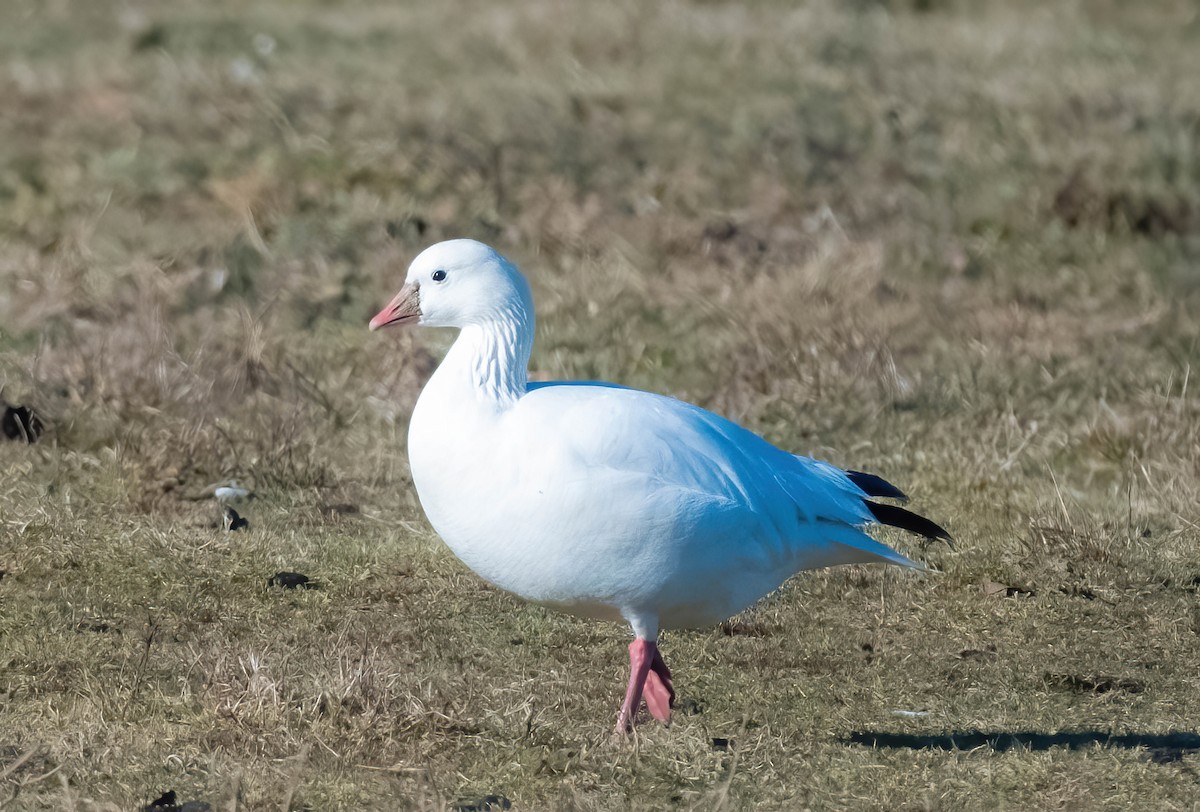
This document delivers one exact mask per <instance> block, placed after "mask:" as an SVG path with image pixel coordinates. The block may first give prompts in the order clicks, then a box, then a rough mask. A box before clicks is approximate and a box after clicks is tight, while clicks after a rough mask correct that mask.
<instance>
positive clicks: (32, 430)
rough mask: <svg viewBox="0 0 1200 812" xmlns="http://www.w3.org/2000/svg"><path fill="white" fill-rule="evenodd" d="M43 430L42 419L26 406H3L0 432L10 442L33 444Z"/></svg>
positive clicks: (0, 417)
mask: <svg viewBox="0 0 1200 812" xmlns="http://www.w3.org/2000/svg"><path fill="white" fill-rule="evenodd" d="M45 430H46V426H45V424H43V423H42V419H41V418H40V417H38V416H37V414H36V413H35V412H34V411H33V409H30V408H29V407H28V406H5V407H4V414H3V415H0V431H2V432H3V433H4V436H5V437H7V438H8V439H10V440H24V441H25V442H27V443H35V442H37V439H38V438H39V437H41V436H42V432H43V431H45Z"/></svg>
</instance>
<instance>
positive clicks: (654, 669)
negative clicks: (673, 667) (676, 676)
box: [617, 637, 675, 733]
mask: <svg viewBox="0 0 1200 812" xmlns="http://www.w3.org/2000/svg"><path fill="white" fill-rule="evenodd" d="M643 694H644V695H645V698H646V706H647V707H648V708H649V709H650V713H651V714H652V715H653V716H654V718H655V719H658V720H659V721H661V722H666V721H668V720H669V719H670V718H671V704H672V703H673V702H674V701H675V690H674V689H673V688H672V687H671V672H670V671H668V670H667V665H666V663H664V662H663V659H662V655H661V654H659V653H658V646H657V645H655V644H654V643H653V642H651V641H649V640H644V639H642V638H640V637H639V638H638V639H636V640H634V641H633V642H632V643H630V644H629V687H628V688H626V689H625V702H624V703H623V704H622V705H621V712H620V714H618V716H617V733H628V732H629V731H630V730H632V729H633V717H634V716H635V715H636V714H637V711H638V708H639V707H640V706H641V704H642V697H643Z"/></svg>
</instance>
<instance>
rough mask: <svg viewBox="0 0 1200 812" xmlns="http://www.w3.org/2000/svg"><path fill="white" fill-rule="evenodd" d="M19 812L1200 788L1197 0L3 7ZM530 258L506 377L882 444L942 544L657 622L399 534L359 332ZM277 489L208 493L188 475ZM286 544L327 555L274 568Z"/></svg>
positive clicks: (2, 194) (853, 447)
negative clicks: (426, 272) (703, 613)
mask: <svg viewBox="0 0 1200 812" xmlns="http://www.w3.org/2000/svg"><path fill="white" fill-rule="evenodd" d="M0 19H3V20H4V21H5V22H4V24H3V25H0V109H2V110H3V114H0V387H2V388H3V391H2V395H3V397H4V398H5V399H7V400H8V401H9V402H10V403H20V404H28V405H31V406H32V407H33V408H35V409H36V410H37V411H38V412H39V413H40V414H41V415H42V416H43V418H44V419H45V421H46V423H47V426H48V430H47V432H46V434H45V436H43V437H42V439H41V440H40V441H39V442H37V443H35V444H32V445H26V444H24V443H21V442H7V441H3V440H2V439H0V481H2V483H3V484H0V807H2V808H4V809H53V810H64V809H72V810H73V809H87V810H129V809H135V808H139V807H140V806H141V805H144V804H146V803H148V802H150V801H151V800H152V799H154V798H155V797H157V796H158V795H160V794H161V793H162V792H163V791H165V790H167V789H174V790H176V791H177V792H178V797H179V800H180V801H181V802H182V801H187V800H201V801H206V802H208V803H210V804H211V805H212V808H213V809H214V810H232V809H245V810H259V809H264V810H271V809H276V810H286V809H297V810H299V809H307V810H332V809H429V810H447V809H451V808H456V807H462V808H470V807H472V806H478V805H479V802H480V801H481V799H483V798H485V797H486V796H489V795H497V796H504V797H505V798H507V799H510V800H511V803H512V808H513V809H579V810H609V809H655V810H661V809H702V810H709V809H743V808H761V809H787V810H799V809H804V808H811V809H946V810H951V809H954V810H957V809H1001V808H1003V809H1071V810H1096V809H1135V808H1136V809H1156V810H1158V809H1163V810H1166V809H1197V808H1200V800H1198V799H1200V380H1193V379H1194V378H1200V147H1198V146H1197V145H1198V143H1200V81H1197V80H1196V77H1197V76H1200V12H1198V11H1197V6H1196V5H1195V4H1194V3H1189V2H1182V0H1180V2H1170V1H1169V0H1163V2H1156V3H1145V4H1133V3H1119V2H1116V0H1108V1H1105V0H1096V2H1064V3H1050V4H1045V3H1034V2H1012V3H993V4H985V3H977V2H971V1H970V0H855V2H847V3H834V2H831V1H830V2H815V3H805V4H800V5H798V6H797V5H796V4H791V3H771V2H752V3H746V4H742V5H737V4H727V3H721V2H691V3H686V2H665V3H661V4H650V3H638V2H633V1H632V0H628V1H627V2H618V3H612V4H582V3H580V4H573V3H562V2H551V1H550V0H521V2H514V3H509V4H503V5H501V4H494V5H493V4H485V3H466V2H461V1H455V2H448V3H441V4H432V3H429V4H419V5H416V4H414V5H412V6H411V7H405V6H401V5H399V4H391V3H383V2H376V3H366V2H355V3H346V4H342V5H339V6H337V7H334V6H333V5H332V4H326V3H319V2H315V0H313V1H312V2H282V1H281V0H275V1H274V2H271V1H269V0H268V1H267V2H257V3H253V4H245V3H235V2H232V0H219V1H214V2H199V0H192V1H190V2H175V3H170V4H166V3H164V4H154V3H144V2H137V1H136V0H130V2H107V0H104V1H100V2H82V0H79V1H78V2H67V1H66V0H44V1H43V0H0ZM452 236H470V237H475V238H478V239H482V240H485V241H487V242H490V243H492V244H494V245H496V246H497V247H498V248H499V249H500V250H501V251H502V252H504V253H505V254H507V255H509V256H510V257H511V258H513V259H514V260H515V261H517V262H518V263H519V264H520V265H521V266H522V267H523V268H524V269H525V270H526V272H527V273H528V275H529V276H530V278H531V280H532V283H533V286H534V291H535V296H536V297H537V301H538V306H539V316H540V321H539V332H538V345H537V347H536V349H535V352H534V358H533V367H534V371H535V373H536V374H538V375H541V376H547V377H553V378H601V379H607V380H612V381H617V382H620V383H623V384H628V385H632V386H636V387H640V388H646V389H651V390H655V391H660V392H666V393H670V394H673V395H676V396H679V397H682V398H685V399H688V400H691V401H694V402H697V403H699V404H701V405H703V406H705V407H707V408H710V409H714V410H716V411H718V412H720V413H722V414H725V415H727V416H729V417H731V418H734V419H735V420H738V421H740V422H742V423H744V424H745V425H747V426H749V427H751V428H753V429H754V430H756V431H758V432H760V433H762V434H763V435H764V436H766V437H767V438H768V439H769V440H771V441H772V442H774V443H776V444H778V445H781V446H783V447H785V448H788V449H790V450H793V451H796V452H799V453H806V454H812V455H814V456H818V457H822V458H825V459H828V460H830V461H832V462H834V463H837V464H840V465H843V466H847V467H853V468H858V469H861V470H867V471H875V472H878V473H880V474H882V475H884V476H886V477H887V478H889V479H890V480H892V481H894V482H896V483H897V484H898V485H900V486H901V487H902V488H904V489H905V490H906V491H908V492H909V493H910V494H911V495H912V496H913V497H914V502H913V507H914V508H915V509H917V510H918V511H920V512H922V513H924V514H926V515H928V516H930V517H931V518H933V519H935V520H937V521H938V522H940V523H942V524H944V525H945V526H946V527H947V528H948V529H949V530H950V531H951V532H952V533H953V534H954V535H955V537H956V539H957V547H956V549H954V550H951V549H948V548H946V547H942V546H931V547H928V548H926V549H922V548H921V547H920V545H918V544H915V543H914V542H912V540H911V539H909V538H908V537H904V536H899V535H889V534H883V535H882V536H881V538H884V539H885V540H887V541H889V542H890V543H893V544H895V545H897V546H898V547H899V548H900V549H902V550H904V551H905V552H907V553H908V554H910V555H912V556H915V557H917V558H920V559H921V560H923V561H925V562H927V563H928V564H929V565H930V566H931V567H934V568H936V569H937V570H939V571H940V572H939V573H937V574H931V575H920V574H914V573H910V572H901V571H898V570H890V569H889V570H885V569H881V568H842V569H837V570H831V571H824V572H814V573H807V574H803V575H801V576H799V577H797V578H795V579H793V580H792V581H791V582H789V584H788V585H787V586H786V587H785V588H784V589H782V590H781V591H780V592H779V593H778V594H776V595H774V596H773V597H771V598H770V599H768V600H767V601H765V602H764V603H763V604H761V605H760V606H758V607H757V608H755V609H754V610H752V611H750V612H748V613H747V614H745V615H744V616H741V617H739V618H737V619H735V620H734V621H732V622H730V623H728V624H725V625H724V626H722V627H721V628H717V629H707V630H700V631H695V632H685V633H680V632H676V633H669V634H667V635H665V636H664V638H663V647H664V651H665V653H666V657H667V661H668V662H669V663H670V664H671V666H672V668H673V670H674V671H675V674H676V687H677V689H678V690H679V700H680V703H681V709H680V710H679V712H677V715H676V718H675V721H674V723H673V724H672V726H671V727H670V728H663V727H662V726H660V725H657V724H644V725H642V726H641V727H640V728H639V729H638V734H637V736H636V737H635V738H634V739H633V740H631V741H628V742H617V741H613V740H612V738H611V736H610V731H611V728H612V724H613V720H614V718H615V714H616V710H617V706H618V702H619V699H620V696H621V692H622V691H623V688H624V680H625V676H626V675H625V668H626V653H625V644H626V642H627V633H628V632H627V630H626V629H624V628H621V627H618V626H616V625H604V624H593V623H587V622H583V621H577V620H573V619H570V618H567V617H563V616H558V615H552V614H549V613H547V612H545V611H544V610H541V609H538V608H536V607H531V606H528V605H525V604H523V603H521V602H520V601H518V600H516V599H514V598H512V597H510V596H508V595H505V594H503V593H500V592H498V591H497V590H495V589H492V588H490V587H489V586H487V585H486V584H484V583H483V582H481V581H480V580H479V579H477V578H476V577H475V576H473V575H472V574H471V573H470V572H469V571H467V570H466V568H465V567H464V566H462V565H461V564H460V563H458V562H457V561H456V560H455V559H454V558H453V556H452V555H451V554H450V553H449V552H448V551H447V550H446V549H445V548H444V546H442V545H441V543H440V542H439V541H438V539H437V538H436V537H435V536H434V535H433V533H432V531H431V530H430V529H429V527H428V525H427V524H426V523H425V520H424V518H423V516H422V514H421V511H420V508H419V505H418V504H417V501H416V497H415V494H414V493H413V491H412V488H411V483H410V481H409V479H408V467H407V462H406V457H405V431H406V426H407V417H408V414H409V411H410V409H411V407H412V404H413V402H414V400H415V398H416V396H417V393H418V391H419V388H420V386H421V384H422V382H423V380H424V379H425V378H426V377H427V376H428V374H429V373H430V371H431V369H432V368H433V366H434V365H435V364H436V362H437V360H438V358H439V357H440V353H441V352H442V351H443V349H444V348H445V347H446V346H448V343H449V341H450V339H451V336H449V335H444V334H438V333H436V332H429V331H424V332H421V333H420V334H418V333H417V332H415V331H409V332H404V331H396V332H391V331H389V332H387V333H384V334H369V333H368V332H367V331H366V321H367V319H368V318H369V317H370V316H371V315H372V314H374V313H375V312H376V310H377V309H378V308H379V307H380V306H382V305H383V304H384V303H385V302H386V301H387V300H388V299H389V298H390V297H391V296H392V294H393V293H394V292H395V291H396V289H397V288H398V287H399V284H400V281H401V279H402V277H403V274H404V269H405V267H406V265H407V262H408V260H410V259H411V258H412V257H413V256H414V255H415V253H416V252H417V251H418V250H420V248H422V247H424V246H425V245H427V244H429V243H431V242H433V241H436V240H438V239H442V238H446V237H452ZM229 478H236V479H238V480H239V481H241V482H243V483H245V484H248V485H250V486H251V487H253V489H254V490H255V492H256V493H257V494H258V498H257V499H256V500H254V501H253V502H251V503H250V505H249V506H248V507H247V508H246V510H245V511H244V514H245V515H246V516H247V517H248V519H249V521H250V523H251V527H250V529H249V530H248V531H240V532H237V533H227V532H224V531H222V530H221V529H219V528H218V526H217V518H218V509H217V506H216V503H215V502H214V501H213V500H212V499H211V498H209V497H208V495H207V494H208V492H207V491H206V488H207V487H208V486H210V485H211V484H212V483H215V482H220V481H224V480H227V479H229ZM280 570H295V571H299V572H302V573H305V574H307V575H309V576H310V577H312V578H313V579H315V580H317V581H319V582H320V587H321V588H320V589H315V590H287V591H285V590H281V589H276V588H272V589H269V588H267V586H266V581H267V578H268V577H269V576H271V575H272V574H274V573H275V572H277V571H280Z"/></svg>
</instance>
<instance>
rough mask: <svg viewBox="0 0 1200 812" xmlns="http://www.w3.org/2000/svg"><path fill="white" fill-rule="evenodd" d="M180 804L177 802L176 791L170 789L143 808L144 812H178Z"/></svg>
mask: <svg viewBox="0 0 1200 812" xmlns="http://www.w3.org/2000/svg"><path fill="white" fill-rule="evenodd" d="M178 810H179V804H178V803H176V800H175V790H173V789H169V790H167V791H166V792H164V793H163V794H162V795H160V796H158V797H157V798H155V799H154V800H153V801H151V802H150V803H148V804H146V805H145V806H143V807H142V812H178Z"/></svg>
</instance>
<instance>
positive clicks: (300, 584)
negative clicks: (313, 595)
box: [267, 571, 320, 589]
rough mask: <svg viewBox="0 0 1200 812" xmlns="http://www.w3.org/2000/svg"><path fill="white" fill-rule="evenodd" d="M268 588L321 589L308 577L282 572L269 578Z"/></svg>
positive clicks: (296, 573)
mask: <svg viewBox="0 0 1200 812" xmlns="http://www.w3.org/2000/svg"><path fill="white" fill-rule="evenodd" d="M267 586H277V587H281V588H283V589H301V588H303V589H320V585H319V584H318V583H317V582H316V581H310V580H309V578H308V576H307V575H301V574H300V573H298V572H282V571H281V572H277V573H275V574H274V575H272V576H271V577H270V578H268V579H267Z"/></svg>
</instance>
